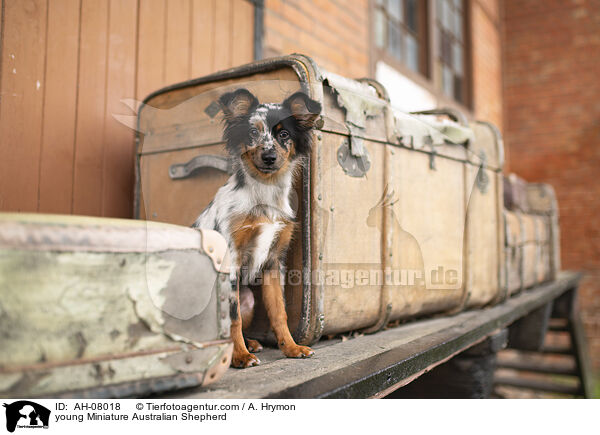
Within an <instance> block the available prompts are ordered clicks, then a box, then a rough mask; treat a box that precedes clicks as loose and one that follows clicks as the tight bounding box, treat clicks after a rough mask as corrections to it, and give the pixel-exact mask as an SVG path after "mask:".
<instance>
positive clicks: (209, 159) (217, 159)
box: [169, 154, 233, 180]
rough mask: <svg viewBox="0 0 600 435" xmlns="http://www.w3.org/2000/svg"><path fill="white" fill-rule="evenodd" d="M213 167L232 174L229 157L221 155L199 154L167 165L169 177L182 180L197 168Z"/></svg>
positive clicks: (191, 174) (196, 170) (192, 173)
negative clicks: (188, 159) (186, 160)
mask: <svg viewBox="0 0 600 435" xmlns="http://www.w3.org/2000/svg"><path fill="white" fill-rule="evenodd" d="M202 168H214V169H218V170H220V171H223V172H227V173H228V174H229V175H231V174H233V171H232V169H231V164H230V163H229V159H228V158H227V157H223V156H214V155H210V154H200V155H199V156H196V157H194V158H193V159H192V160H190V161H189V162H187V163H175V164H173V165H171V166H170V167H169V177H171V179H173V180H182V179H184V178H189V177H191V176H193V175H194V174H195V173H196V172H198V170H199V169H202Z"/></svg>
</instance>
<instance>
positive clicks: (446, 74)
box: [442, 65, 454, 97]
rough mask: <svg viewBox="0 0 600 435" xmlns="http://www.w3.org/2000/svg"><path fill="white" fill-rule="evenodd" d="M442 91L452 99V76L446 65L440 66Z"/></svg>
mask: <svg viewBox="0 0 600 435" xmlns="http://www.w3.org/2000/svg"><path fill="white" fill-rule="evenodd" d="M442 89H443V91H444V93H445V94H446V95H448V96H450V97H454V76H453V74H452V70H451V69H450V68H448V67H447V66H446V65H443V66H442Z"/></svg>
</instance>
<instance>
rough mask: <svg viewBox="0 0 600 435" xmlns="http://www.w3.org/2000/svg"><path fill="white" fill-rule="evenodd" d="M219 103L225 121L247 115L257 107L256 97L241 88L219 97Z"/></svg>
mask: <svg viewBox="0 0 600 435" xmlns="http://www.w3.org/2000/svg"><path fill="white" fill-rule="evenodd" d="M219 102H220V103H221V108H222V109H223V113H224V114H225V119H227V120H230V119H233V118H237V117H239V116H244V115H248V114H249V113H250V112H252V111H253V110H254V109H256V106H258V100H257V99H256V97H255V96H254V95H252V94H251V93H250V91H249V90H248V89H243V88H241V89H238V90H236V91H233V92H228V93H226V94H223V95H221V98H219Z"/></svg>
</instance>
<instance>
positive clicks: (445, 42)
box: [440, 30, 452, 65]
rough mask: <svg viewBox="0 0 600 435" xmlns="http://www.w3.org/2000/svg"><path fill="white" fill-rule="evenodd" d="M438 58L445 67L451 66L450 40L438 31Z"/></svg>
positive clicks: (446, 35)
mask: <svg viewBox="0 0 600 435" xmlns="http://www.w3.org/2000/svg"><path fill="white" fill-rule="evenodd" d="M440 57H441V59H442V61H443V62H444V63H445V64H446V65H452V39H451V38H450V36H449V35H448V34H447V33H446V32H445V31H443V30H440Z"/></svg>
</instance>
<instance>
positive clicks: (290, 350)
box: [281, 345, 315, 358]
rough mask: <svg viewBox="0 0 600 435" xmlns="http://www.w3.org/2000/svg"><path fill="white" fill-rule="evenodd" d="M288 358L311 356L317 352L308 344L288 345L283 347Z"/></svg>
mask: <svg viewBox="0 0 600 435" xmlns="http://www.w3.org/2000/svg"><path fill="white" fill-rule="evenodd" d="M281 350H282V351H283V354H284V355H285V356H287V357H288V358H310V357H311V356H313V355H314V354H315V352H314V351H313V350H312V349H311V348H310V347H307V346H298V345H294V346H287V347H284V348H282V349H281Z"/></svg>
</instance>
